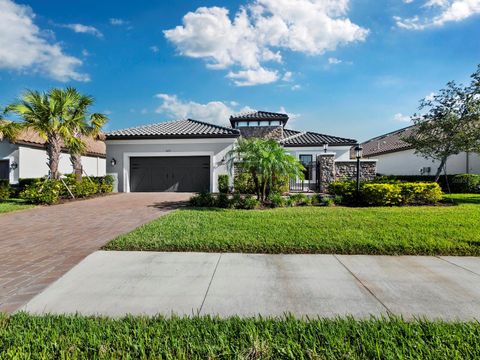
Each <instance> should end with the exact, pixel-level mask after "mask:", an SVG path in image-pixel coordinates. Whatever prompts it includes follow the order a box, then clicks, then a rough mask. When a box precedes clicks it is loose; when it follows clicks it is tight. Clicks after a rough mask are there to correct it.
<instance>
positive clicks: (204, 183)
mask: <svg viewBox="0 0 480 360" xmlns="http://www.w3.org/2000/svg"><path fill="white" fill-rule="evenodd" d="M209 190H210V157H209V156H188V157H187V156H182V157H132V158H130V191H134V192H147V191H186V192H191V191H192V192H193V191H209Z"/></svg>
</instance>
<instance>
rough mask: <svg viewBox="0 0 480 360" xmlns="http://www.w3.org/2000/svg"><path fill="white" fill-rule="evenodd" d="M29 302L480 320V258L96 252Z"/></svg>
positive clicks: (36, 306)
mask: <svg viewBox="0 0 480 360" xmlns="http://www.w3.org/2000/svg"><path fill="white" fill-rule="evenodd" d="M23 309H24V310H27V311H29V312H32V313H44V312H51V313H60V314H61V313H76V312H78V313H81V314H85V315H94V314H95V315H96V314H99V315H109V316H123V315H126V314H142V315H154V314H158V313H160V314H164V315H171V314H172V313H175V314H178V315H195V314H200V315H205V314H211V315H220V316H222V317H228V316H232V315H240V316H255V315H258V314H261V315H263V316H272V315H273V316H277V315H283V314H285V313H292V314H295V315H297V316H310V317H317V316H321V317H335V316H343V315H352V316H354V317H357V318H367V317H369V316H370V315H376V316H381V315H386V314H395V315H402V316H403V317H405V318H407V319H409V318H412V317H414V316H416V317H418V316H421V317H427V318H429V319H445V320H454V319H462V320H467V319H480V258H473V257H426V256H363V255H359V256H356V255H353V256H349V255H261V254H214V253H159V252H127V251H125V252H116V251H98V252H95V253H94V254H92V255H90V256H88V257H87V258H86V259H85V260H84V261H82V262H81V263H80V264H79V265H77V266H76V267H74V268H73V269H72V270H71V271H70V272H68V273H67V274H66V275H65V276H63V277H62V278H61V279H60V280H58V281H57V282H56V283H54V284H53V285H52V286H50V287H49V288H48V289H47V290H46V291H44V292H43V293H41V294H40V295H38V296H37V297H35V298H34V299H33V300H31V301H30V302H29V303H28V304H27V305H26V306H25V307H24V308H23Z"/></svg>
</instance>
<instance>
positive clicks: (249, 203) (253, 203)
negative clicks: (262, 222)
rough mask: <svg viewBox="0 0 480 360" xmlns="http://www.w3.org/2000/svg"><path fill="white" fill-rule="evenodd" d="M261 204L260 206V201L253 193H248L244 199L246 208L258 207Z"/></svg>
mask: <svg viewBox="0 0 480 360" xmlns="http://www.w3.org/2000/svg"><path fill="white" fill-rule="evenodd" d="M259 206H260V201H258V200H257V199H255V198H254V197H253V196H251V195H247V196H245V198H244V199H243V208H244V209H246V210H253V209H256V208H258V207H259Z"/></svg>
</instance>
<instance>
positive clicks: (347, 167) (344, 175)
mask: <svg viewBox="0 0 480 360" xmlns="http://www.w3.org/2000/svg"><path fill="white" fill-rule="evenodd" d="M317 163H318V166H319V180H320V189H319V191H320V192H327V190H328V185H329V184H330V183H331V182H334V181H341V180H344V181H352V180H356V178H357V161H356V160H350V161H335V154H333V153H325V154H321V155H318V156H317ZM376 173H377V162H376V161H374V160H361V161H360V179H361V180H362V181H368V180H373V179H374V178H375V176H376Z"/></svg>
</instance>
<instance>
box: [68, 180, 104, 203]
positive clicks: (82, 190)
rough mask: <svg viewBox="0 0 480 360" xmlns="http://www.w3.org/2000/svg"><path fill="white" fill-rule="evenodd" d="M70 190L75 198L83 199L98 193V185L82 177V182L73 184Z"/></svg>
mask: <svg viewBox="0 0 480 360" xmlns="http://www.w3.org/2000/svg"><path fill="white" fill-rule="evenodd" d="M70 190H71V191H72V193H73V195H74V196H75V197H77V198H83V197H88V196H92V195H94V194H96V193H98V191H99V185H98V183H97V182H94V181H93V180H91V179H88V178H85V177H84V178H82V181H79V182H75V183H74V185H73V186H72V187H71V188H70Z"/></svg>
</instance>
